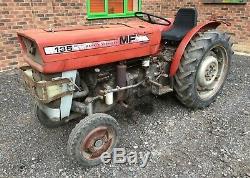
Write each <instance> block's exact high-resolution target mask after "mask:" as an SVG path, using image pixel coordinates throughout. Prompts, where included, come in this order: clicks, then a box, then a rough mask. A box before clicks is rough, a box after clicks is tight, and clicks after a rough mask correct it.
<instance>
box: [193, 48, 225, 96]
mask: <svg viewBox="0 0 250 178" xmlns="http://www.w3.org/2000/svg"><path fill="white" fill-rule="evenodd" d="M227 70H228V55H227V51H226V49H225V48H224V47H223V46H220V45H218V46H215V47H213V48H212V49H211V50H210V51H209V52H208V53H207V55H206V56H205V57H204V59H203V60H202V62H201V63H200V65H199V69H198V72H197V76H196V84H197V85H196V89H197V93H198V95H199V97H200V98H201V99H202V100H208V99H210V98H212V97H213V96H214V95H216V94H217V92H218V91H219V90H220V88H221V86H222V85H223V83H224V80H225V78H226V75H227Z"/></svg>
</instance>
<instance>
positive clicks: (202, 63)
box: [174, 30, 233, 108]
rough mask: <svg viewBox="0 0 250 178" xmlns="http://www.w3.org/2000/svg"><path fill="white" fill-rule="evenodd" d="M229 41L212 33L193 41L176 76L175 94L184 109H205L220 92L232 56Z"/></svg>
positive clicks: (203, 34) (200, 35) (221, 34)
mask: <svg viewBox="0 0 250 178" xmlns="http://www.w3.org/2000/svg"><path fill="white" fill-rule="evenodd" d="M229 39H230V37H229V36H228V35H227V34H225V33H221V32H218V31H216V30H210V31H206V32H202V33H199V34H198V35H197V36H196V37H195V38H194V39H193V40H191V41H190V43H189V45H188V46H187V48H186V50H185V52H184V55H183V57H182V59H181V63H180V66H179V69H178V71H177V73H176V75H175V76H174V90H175V92H176V94H177V98H178V99H179V100H180V101H181V103H183V104H184V105H185V106H187V107H190V108H205V107H207V106H209V105H210V104H211V103H212V102H213V101H215V99H216V97H217V96H218V94H219V93H220V92H221V89H222V87H223V85H224V83H225V80H226V78H227V75H228V72H229V68H230V64H231V58H232V54H233V52H232V49H231V46H232V44H231V43H230V41H229Z"/></svg>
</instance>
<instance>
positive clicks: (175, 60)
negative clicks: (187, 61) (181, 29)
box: [169, 21, 221, 77]
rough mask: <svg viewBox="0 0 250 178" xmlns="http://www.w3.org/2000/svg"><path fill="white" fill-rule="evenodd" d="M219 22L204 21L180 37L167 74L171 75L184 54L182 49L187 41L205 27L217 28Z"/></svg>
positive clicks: (175, 70)
mask: <svg viewBox="0 0 250 178" xmlns="http://www.w3.org/2000/svg"><path fill="white" fill-rule="evenodd" d="M220 24H221V22H219V21H208V22H204V23H202V24H199V25H197V26H196V27H194V28H193V29H192V30H190V31H189V32H188V33H187V34H186V36H185V37H184V38H183V39H182V41H181V43H180V44H179V46H178V48H177V49H176V52H175V54H174V57H173V59H172V63H171V66H170V73H169V76H170V77H173V76H174V75H175V74H176V72H177V70H178V68H179V65H180V61H181V58H182V56H183V54H184V51H185V49H186V47H187V45H188V44H189V42H190V41H191V39H192V38H193V37H194V36H195V35H196V34H197V33H198V32H200V31H204V30H207V29H215V28H217V27H218V26H219V25H220Z"/></svg>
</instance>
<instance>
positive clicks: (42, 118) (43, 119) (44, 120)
mask: <svg viewBox="0 0 250 178" xmlns="http://www.w3.org/2000/svg"><path fill="white" fill-rule="evenodd" d="M34 115H35V117H36V118H37V120H38V121H39V122H40V123H41V124H42V125H43V126H44V127H47V128H57V127H60V126H62V125H64V124H65V123H66V122H65V120H60V121H53V120H51V119H50V118H49V117H48V116H47V115H46V114H45V113H44V112H43V111H42V110H41V109H40V108H39V107H38V103H35V106H34Z"/></svg>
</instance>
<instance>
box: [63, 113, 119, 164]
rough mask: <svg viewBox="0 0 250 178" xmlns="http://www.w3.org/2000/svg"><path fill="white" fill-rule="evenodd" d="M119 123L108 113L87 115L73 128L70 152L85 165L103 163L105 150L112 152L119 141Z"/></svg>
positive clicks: (68, 148) (69, 146)
mask: <svg viewBox="0 0 250 178" xmlns="http://www.w3.org/2000/svg"><path fill="white" fill-rule="evenodd" d="M118 132H119V125H118V123H117V121H116V120H115V119H114V118H113V117H112V116H109V115H107V114H102V113H97V114H93V115H90V116H87V117H85V118H84V119H83V120H81V121H80V122H79V123H78V124H77V125H76V127H75V128H74V129H73V130H72V132H71V134H70V136H69V140H68V147H67V150H68V154H69V156H71V157H72V159H74V160H77V161H78V163H80V164H81V165H83V166H95V165H98V164H100V163H101V155H102V154H103V153H104V152H108V153H112V150H113V148H114V147H115V146H116V145H117V142H118Z"/></svg>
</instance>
